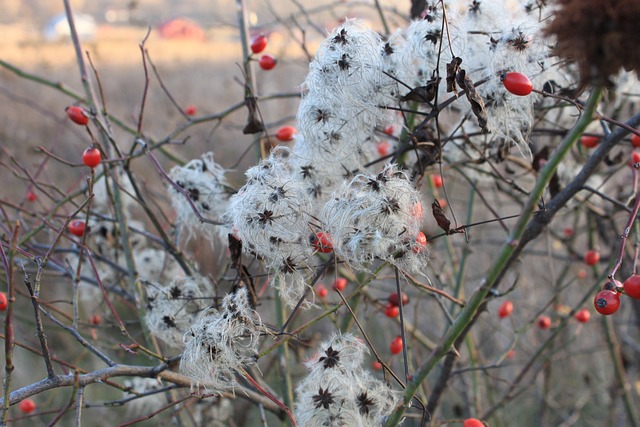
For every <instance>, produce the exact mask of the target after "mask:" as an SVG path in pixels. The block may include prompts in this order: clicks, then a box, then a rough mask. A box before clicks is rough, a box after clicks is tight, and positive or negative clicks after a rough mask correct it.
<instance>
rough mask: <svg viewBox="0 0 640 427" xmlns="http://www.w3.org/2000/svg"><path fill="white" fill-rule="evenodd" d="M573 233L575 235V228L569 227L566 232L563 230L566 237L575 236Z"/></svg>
mask: <svg viewBox="0 0 640 427" xmlns="http://www.w3.org/2000/svg"><path fill="white" fill-rule="evenodd" d="M573 233H574V231H573V228H571V227H567V228H565V229H564V230H562V234H564V235H565V237H571V236H573Z"/></svg>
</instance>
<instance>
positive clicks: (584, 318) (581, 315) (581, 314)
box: [575, 308, 591, 323]
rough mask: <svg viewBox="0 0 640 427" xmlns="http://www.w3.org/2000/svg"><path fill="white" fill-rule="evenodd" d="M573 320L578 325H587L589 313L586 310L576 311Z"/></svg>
mask: <svg viewBox="0 0 640 427" xmlns="http://www.w3.org/2000/svg"><path fill="white" fill-rule="evenodd" d="M575 318H576V320H577V321H578V322H580V323H587V322H588V321H589V319H591V313H589V310H587V309H586V308H583V309H580V310H578V312H577V313H576V314H575Z"/></svg>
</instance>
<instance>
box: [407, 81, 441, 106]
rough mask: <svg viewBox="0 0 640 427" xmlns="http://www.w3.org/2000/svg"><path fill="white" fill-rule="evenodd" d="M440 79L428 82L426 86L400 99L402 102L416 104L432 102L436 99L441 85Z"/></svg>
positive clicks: (412, 90) (417, 88)
mask: <svg viewBox="0 0 640 427" xmlns="http://www.w3.org/2000/svg"><path fill="white" fill-rule="evenodd" d="M440 80H442V79H441V78H440V77H438V78H433V79H431V80H429V81H428V82H427V85H426V86H420V87H416V88H413V89H411V91H410V92H409V93H408V94H406V95H405V96H403V97H402V98H400V101H403V102H404V101H416V102H431V101H433V98H435V97H436V92H437V90H438V85H439V84H440Z"/></svg>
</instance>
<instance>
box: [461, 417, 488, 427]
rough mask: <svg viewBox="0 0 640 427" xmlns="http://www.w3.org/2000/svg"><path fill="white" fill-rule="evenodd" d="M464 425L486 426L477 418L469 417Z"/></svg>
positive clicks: (468, 426)
mask: <svg viewBox="0 0 640 427" xmlns="http://www.w3.org/2000/svg"><path fill="white" fill-rule="evenodd" d="M462 427H485V424H484V423H483V422H482V421H480V420H479V419H477V418H467V419H466V420H464V423H463V424H462Z"/></svg>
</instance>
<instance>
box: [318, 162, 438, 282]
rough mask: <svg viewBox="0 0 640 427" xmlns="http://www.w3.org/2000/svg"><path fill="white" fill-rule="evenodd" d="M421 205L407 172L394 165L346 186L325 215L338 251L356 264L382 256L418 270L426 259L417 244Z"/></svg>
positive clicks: (364, 264)
mask: <svg viewBox="0 0 640 427" xmlns="http://www.w3.org/2000/svg"><path fill="white" fill-rule="evenodd" d="M418 206H420V209H418V208H417V207H418ZM421 207H422V206H421V200H420V196H419V193H418V191H417V190H416V188H415V187H414V186H413V184H412V183H411V182H410V180H409V178H408V176H407V175H406V173H405V172H402V171H400V170H399V169H398V168H397V166H395V165H388V166H387V167H385V169H384V170H383V171H382V172H380V173H379V174H377V175H364V174H360V175H357V176H356V177H355V178H353V179H352V180H351V181H350V182H349V183H347V184H345V185H344V186H343V187H342V188H341V189H340V190H338V191H337V192H336V193H334V195H333V197H332V198H331V200H329V202H328V203H327V204H326V205H325V206H324V208H323V209H322V212H321V214H320V218H321V220H322V222H323V224H324V225H325V227H326V230H327V232H328V233H329V234H330V235H331V237H332V240H333V247H334V251H335V253H336V255H338V256H340V257H341V258H343V259H345V260H346V261H348V262H349V263H350V264H352V265H353V266H354V267H356V268H360V269H363V268H366V266H367V265H368V264H369V263H370V262H371V261H373V260H374V259H375V258H380V259H384V260H386V261H389V262H391V263H392V264H394V265H398V266H400V267H402V268H408V269H411V270H416V269H418V268H419V267H423V266H424V263H425V262H426V254H425V251H424V250H423V249H424V248H421V247H419V245H418V243H417V242H416V237H417V236H418V234H419V232H420V225H421V221H422V209H421ZM418 212H419V214H418Z"/></svg>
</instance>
